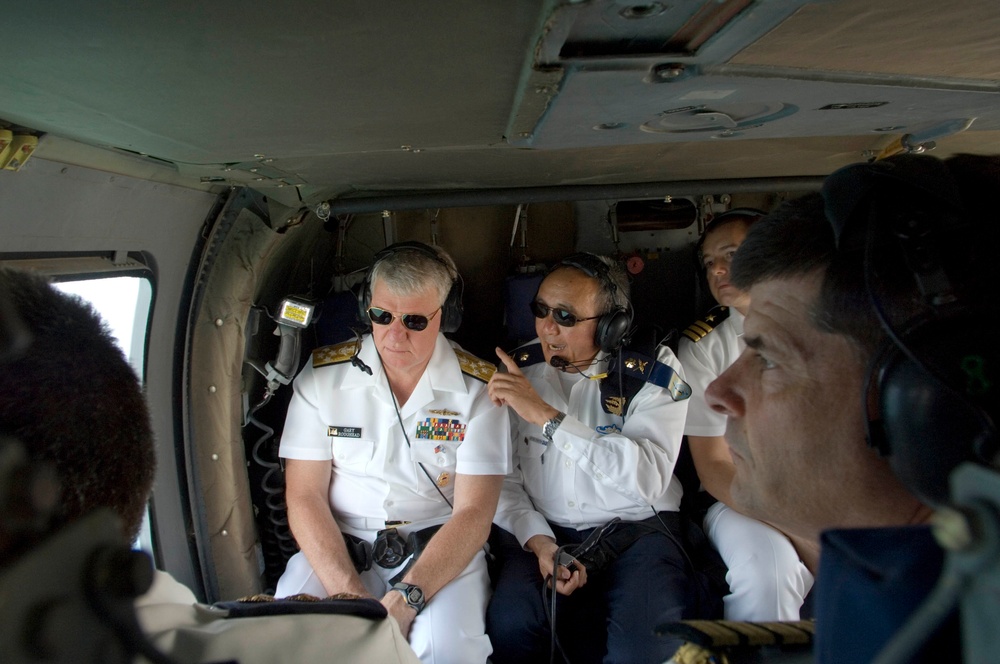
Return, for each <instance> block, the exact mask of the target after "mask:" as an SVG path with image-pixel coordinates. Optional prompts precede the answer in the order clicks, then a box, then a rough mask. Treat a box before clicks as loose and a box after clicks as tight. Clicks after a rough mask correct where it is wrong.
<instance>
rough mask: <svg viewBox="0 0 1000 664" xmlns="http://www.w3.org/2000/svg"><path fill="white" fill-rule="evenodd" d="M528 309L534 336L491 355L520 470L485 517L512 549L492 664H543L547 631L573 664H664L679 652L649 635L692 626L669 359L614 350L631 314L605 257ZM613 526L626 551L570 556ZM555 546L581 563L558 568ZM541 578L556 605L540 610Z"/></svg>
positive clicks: (558, 282)
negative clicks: (684, 623)
mask: <svg viewBox="0 0 1000 664" xmlns="http://www.w3.org/2000/svg"><path fill="white" fill-rule="evenodd" d="M531 309H532V312H533V313H534V315H535V318H536V320H535V329H536V331H537V333H538V339H537V340H535V341H534V342H531V343H529V344H527V345H525V346H522V347H520V348H517V349H515V350H514V351H512V352H511V355H507V354H506V353H504V352H503V351H502V350H500V349H499V348H498V349H497V355H498V356H499V357H500V359H501V361H502V362H503V364H504V367H505V368H506V373H497V374H495V375H494V376H493V378H492V379H491V380H490V386H489V392H490V396H491V397H492V399H493V401H494V402H495V403H496V404H498V405H502V404H506V405H507V406H509V407H510V410H511V411H512V412H511V419H512V421H513V423H512V428H513V431H514V445H515V448H514V453H515V461H516V465H517V466H518V468H517V469H516V470H515V472H514V473H512V475H511V477H510V478H509V479H508V481H507V483H506V484H505V488H504V492H505V497H504V502H503V504H502V506H501V511H500V512H498V514H497V520H496V522H497V523H498V525H500V526H501V527H503V528H504V529H505V530H506V531H508V532H509V533H512V534H513V538H508V541H507V542H506V545H505V546H504V551H503V554H502V555H501V559H502V561H503V567H502V568H501V571H500V574H499V579H498V582H497V586H496V589H495V592H494V596H493V600H492V602H491V604H490V608H489V612H488V615H487V623H488V626H489V627H488V628H489V631H490V636H491V637H492V639H493V644H494V648H495V651H494V655H493V661H494V662H496V663H497V664H504V663H506V662H519V663H521V662H536V661H544V662H547V661H549V659H550V639H551V631H550V626H552V625H553V624H555V626H556V629H555V631H556V633H557V634H558V638H559V641H558V643H559V644H560V645H561V648H562V650H563V651H564V653H565V655H566V656H567V657H568V661H571V662H573V664H582V663H584V662H591V661H602V660H604V661H622V662H657V663H659V662H663V661H664V660H665V659H667V658H668V657H669V656H670V655H671V654H673V651H674V650H676V647H677V645H678V644H677V643H674V642H670V641H667V640H663V639H659V638H657V637H656V636H655V634H654V627H655V626H656V625H658V624H659V623H661V622H662V621H664V620H677V619H680V618H682V617H695V606H694V605H695V600H694V597H695V595H696V589H695V587H694V586H695V584H696V581H695V575H694V574H693V573H692V570H691V569H690V566H689V565H687V564H686V561H685V556H686V554H685V552H684V551H683V549H682V548H681V546H680V544H679V542H680V540H681V539H682V535H681V528H680V527H679V518H678V517H679V514H678V512H677V510H678V508H679V506H680V500H681V493H682V491H681V485H680V482H679V480H677V479H676V478H675V477H674V474H673V472H674V464H675V463H676V461H677V455H678V451H679V449H680V444H681V434H682V431H683V428H684V418H685V415H686V414H687V401H686V400H685V399H686V398H687V396H688V395H689V394H690V390H689V389H688V387H687V385H686V384H685V383H684V382H683V374H682V373H681V369H680V365H679V363H678V362H677V358H676V357H674V354H673V352H672V351H671V350H670V349H669V348H667V347H665V346H661V347H659V348H658V349H657V351H656V353H657V357H656V359H652V358H650V357H648V356H640V355H638V354H632V353H630V352H629V351H623V350H622V349H621V346H622V343H623V339H624V337H625V336H626V332H628V331H629V328H630V326H631V320H632V310H631V304H630V302H629V295H628V281H627V279H626V276H625V273H624V270H623V269H622V267H621V266H620V265H618V264H616V263H615V262H613V261H612V260H611V259H609V258H606V257H601V256H595V255H593V254H576V255H573V256H570V257H568V258H566V259H564V260H562V261H560V262H559V263H558V264H557V265H556V266H555V267H554V268H553V269H552V270H551V271H550V272H549V273H548V275H547V276H546V277H545V279H544V280H543V281H542V283H541V285H540V286H539V288H538V293H537V294H536V296H535V299H534V300H533V302H532V303H531ZM512 356H513V357H512ZM619 370H621V372H619ZM651 376H653V378H651ZM619 380H621V381H622V382H621V383H619ZM651 381H652V382H651ZM625 383H638V384H637V385H636V387H638V389H637V390H631V391H630V390H629V389H628V388H627V387H625ZM608 388H611V389H608ZM518 495H519V496H520V498H519V499H518V498H516V497H514V498H511V496H518ZM528 497H530V502H529V501H528ZM508 499H510V502H508ZM532 504H533V506H532ZM536 510H537V511H536ZM614 519H620V520H621V522H622V523H621V524H616V527H617V526H618V525H620V526H622V527H621V528H620V529H619V530H618V532H619V533H626V532H627V531H628V530H629V529H630V528H628V527H627V526H630V525H631V530H632V531H633V536H631V537H629V539H630V540H632V541H631V542H622V541H618V542H616V547H615V548H616V549H617V551H616V553H618V554H619V555H618V557H617V559H616V560H609V561H607V565H606V568H605V569H594V565H593V564H592V563H589V562H588V563H586V564H585V563H584V562H583V561H584V560H589V558H588V557H587V556H584V555H583V554H582V552H581V550H580V549H579V548H577V547H576V545H581V544H582V543H584V542H585V540H588V537H589V536H591V535H592V534H594V533H595V531H600V530H602V529H603V528H604V526H605V525H606V524H608V523H609V522H611V521H612V520H614ZM634 524H638V525H634ZM667 533H669V534H667ZM514 538H516V541H513V539H514ZM561 545H570V546H571V547H573V548H569V549H568V551H569V552H570V553H572V554H574V555H578V556H580V557H578V558H576V559H575V560H574V559H573V558H572V557H570V558H560V559H559V563H560V564H556V563H555V560H556V557H557V554H558V553H559V552H560V550H561ZM522 547H523V548H522ZM606 552H607V550H605V553H606ZM588 564H590V567H588V566H587V565H588ZM551 577H555V578H554V585H555V590H556V591H558V593H559V594H561V595H562V596H561V597H558V600H559V601H558V602H557V603H555V604H554V605H555V607H556V610H555V611H554V612H551V613H550V608H549V604H550V601H549V600H546V599H543V594H545V593H546V592H548V593H551V592H552V591H551V590H548V591H543V588H544V587H545V586H546V583H548V582H549V580H550V579H551ZM547 614H549V615H547ZM595 619H596V620H595ZM605 653H607V655H606V657H605Z"/></svg>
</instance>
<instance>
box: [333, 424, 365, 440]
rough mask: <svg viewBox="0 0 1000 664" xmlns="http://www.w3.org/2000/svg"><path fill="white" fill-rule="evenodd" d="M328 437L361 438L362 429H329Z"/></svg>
mask: <svg viewBox="0 0 1000 664" xmlns="http://www.w3.org/2000/svg"><path fill="white" fill-rule="evenodd" d="M326 435H328V436H330V437H331V438H361V427H327V429H326Z"/></svg>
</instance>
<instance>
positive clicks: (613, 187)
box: [321, 175, 824, 215]
mask: <svg viewBox="0 0 1000 664" xmlns="http://www.w3.org/2000/svg"><path fill="white" fill-rule="evenodd" d="M823 177H824V176H822V175H806V176H796V177H784V178H744V179H738V180H681V181H676V182H638V183H626V184H609V185H600V186H593V185H558V186H551V187H510V188H499V189H475V190H464V191H427V192H420V193H410V194H396V195H380V196H368V197H359V198H341V199H333V200H330V201H327V203H329V205H330V212H331V213H332V214H334V215H339V214H361V213H367V212H380V211H383V210H387V211H393V210H419V209H427V208H451V207H476V206H482V205H520V204H521V203H556V202H564V201H595V200H628V199H652V198H666V197H668V196H704V195H709V194H722V193H726V194H733V193H758V192H770V191H781V192H807V191H818V190H819V188H820V186H821V185H822V183H823ZM321 205H323V204H321Z"/></svg>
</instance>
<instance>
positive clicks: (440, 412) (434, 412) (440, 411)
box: [427, 408, 461, 417]
mask: <svg viewBox="0 0 1000 664" xmlns="http://www.w3.org/2000/svg"><path fill="white" fill-rule="evenodd" d="M427 412H428V413H430V414H431V415H443V416H444V417H455V416H456V415H461V413H456V412H455V411H453V410H448V409H447V408H436V409H434V410H429V411H427Z"/></svg>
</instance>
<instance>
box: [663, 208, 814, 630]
mask: <svg viewBox="0 0 1000 664" xmlns="http://www.w3.org/2000/svg"><path fill="white" fill-rule="evenodd" d="M764 214H765V213H764V212H763V211H762V210H757V209H754V208H733V209H731V210H727V211H726V212H723V213H722V214H720V215H719V216H717V217H715V218H714V219H713V220H712V221H711V223H710V224H708V226H707V227H706V229H705V232H704V233H703V234H702V236H701V239H700V240H699V241H698V259H699V265H700V267H701V268H702V269H704V274H705V279H706V281H707V282H708V288H709V290H710V291H711V293H712V297H714V298H715V301H716V302H718V305H717V306H715V307H713V308H712V309H711V310H710V311H709V312H708V314H707V315H705V316H704V317H703V318H702V319H701V320H698V321H696V322H695V323H693V324H691V325H690V326H689V327H688V328H687V329H686V330H684V332H683V333H682V334H681V337H680V344H679V347H678V349H677V356H678V358H679V359H680V361H681V364H683V365H684V372H685V375H686V377H687V381H688V383H690V385H691V402H690V406H689V407H688V416H687V422H686V423H685V425H684V433H685V434H686V435H687V437H688V442H687V444H688V447H689V449H690V451H691V458H692V460H693V461H694V465H695V469H696V470H697V473H698V479H699V480H700V481H701V484H702V486H703V487H704V491H703V492H701V494H700V495H699V502H703V503H707V502H708V501H707V500H706V499H707V498H709V495H710V496H711V498H714V499H715V500H716V502H714V503H712V504H711V505H710V506H708V507H707V511H706V513H705V518H704V528H705V533H706V534H707V535H708V537H709V539H710V540H711V542H712V544H714V545H715V547H716V549H717V550H718V551H719V553H720V555H721V556H722V558H723V560H724V561H725V562H726V567H727V568H728V571H727V573H726V581H727V583H728V585H729V593H728V594H727V595H726V596H725V598H724V600H723V601H724V603H725V617H726V619H727V620H759V621H766V620H798V619H799V611H800V608H801V607H802V604H803V601H804V600H805V597H806V595H807V594H808V592H809V590H810V588H812V584H813V576H812V573H811V572H810V571H809V569H807V568H806V566H805V565H804V564H803V563H802V562H801V561H800V560H799V554H798V552H796V550H795V548H794V547H793V546H792V543H791V542H790V541H789V540H788V538H787V537H786V536H785V535H784V534H783V533H780V532H778V531H777V530H775V529H774V528H772V527H770V526H768V525H767V524H765V523H762V522H760V521H757V520H756V519H751V518H748V517H746V516H743V515H742V514H740V513H739V512H737V511H736V510H734V509H732V508H731V507H730V505H731V503H732V499H731V498H730V496H729V484H730V483H731V482H732V477H733V460H732V457H731V456H730V454H729V449H728V447H727V446H726V441H725V439H724V438H723V434H724V433H725V432H726V416H725V415H723V414H721V413H717V412H715V411H713V410H712V409H711V408H709V407H708V404H707V403H706V402H705V388H706V387H708V384H709V383H711V382H712V381H713V380H715V379H716V378H718V377H719V374H721V373H722V372H723V371H725V370H726V369H728V368H729V366H730V365H731V364H732V363H733V362H735V361H736V358H737V357H739V355H740V353H741V352H742V351H743V348H744V344H743V318H744V316H745V315H746V311H747V306H748V305H749V304H750V298H749V296H748V295H747V294H746V293H745V292H743V291H741V290H739V289H738V288H736V287H734V286H733V285H732V283H731V274H730V271H731V270H730V268H731V263H732V259H733V256H734V255H735V254H736V250H737V249H739V246H740V244H742V243H743V239H744V238H745V237H746V234H747V231H748V230H749V228H750V226H751V225H752V224H753V223H754V222H755V221H757V220H758V219H760V218H761V217H763V216H764ZM706 492H707V493H706ZM703 509H704V508H703ZM806 548H808V547H806Z"/></svg>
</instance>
